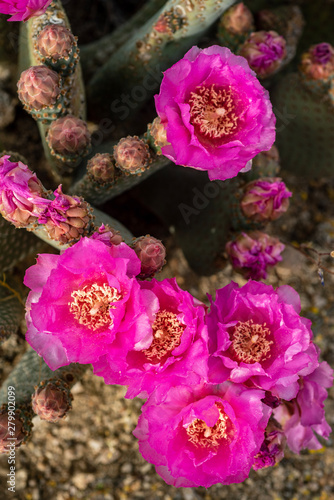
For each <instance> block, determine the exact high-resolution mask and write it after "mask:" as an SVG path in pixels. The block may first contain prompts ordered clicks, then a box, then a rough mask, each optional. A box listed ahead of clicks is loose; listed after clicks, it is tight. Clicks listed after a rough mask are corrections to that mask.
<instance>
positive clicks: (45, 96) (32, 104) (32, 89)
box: [17, 66, 60, 111]
mask: <svg viewBox="0 0 334 500" xmlns="http://www.w3.org/2000/svg"><path fill="white" fill-rule="evenodd" d="M17 88H18V96H19V99H20V101H21V102H22V104H24V106H25V109H26V110H27V111H30V110H41V109H43V108H49V107H52V106H55V104H56V102H57V100H58V98H59V97H60V77H59V75H58V73H56V72H55V71H53V70H52V69H49V68H48V67H47V66H31V67H30V68H28V69H26V70H25V71H23V72H22V73H21V77H20V79H19V81H18V83H17Z"/></svg>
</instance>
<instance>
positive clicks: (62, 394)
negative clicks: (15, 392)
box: [32, 380, 73, 422]
mask: <svg viewBox="0 0 334 500" xmlns="http://www.w3.org/2000/svg"><path fill="white" fill-rule="evenodd" d="M72 399H73V396H72V394H71V392H70V389H69V387H68V385H67V384H65V383H64V382H62V381H61V380H49V381H48V382H42V383H41V384H40V385H39V386H38V387H36V388H35V393H34V394H33V395H32V408H33V410H34V412H35V413H36V415H38V416H39V417H40V418H41V419H42V420H47V421H48V422H58V421H59V420H61V419H62V418H64V417H65V416H66V414H67V413H68V411H69V410H70V409H71V408H72Z"/></svg>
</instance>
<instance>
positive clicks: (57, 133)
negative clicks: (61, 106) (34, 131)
mask: <svg viewBox="0 0 334 500" xmlns="http://www.w3.org/2000/svg"><path fill="white" fill-rule="evenodd" d="M46 142H47V143H48V146H49V148H50V151H51V154H52V155H53V156H55V157H56V158H57V159H58V160H59V161H60V162H61V163H63V164H64V165H67V166H68V167H70V168H74V167H76V166H77V165H78V164H79V163H80V162H81V161H82V158H84V157H85V156H86V155H87V154H88V153H89V151H90V147H91V135H90V132H89V130H88V127H87V124H86V122H84V121H83V120H80V118H77V117H76V116H72V115H66V116H63V117H62V118H58V120H55V121H54V122H52V124H51V126H50V128H49V131H48V134H47V137H46Z"/></svg>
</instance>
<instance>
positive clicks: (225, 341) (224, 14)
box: [0, 0, 334, 487]
mask: <svg viewBox="0 0 334 500" xmlns="http://www.w3.org/2000/svg"><path fill="white" fill-rule="evenodd" d="M90 3H91V0H88V2H87V4H90ZM299 3H300V4H301V5H300V6H296V5H284V2H281V1H280V0H271V1H270V2H262V1H258V2H245V4H244V3H240V2H239V3H235V2H234V1H233V0H215V1H213V0H165V1H163V0H147V1H146V2H142V4H143V5H141V6H138V10H137V12H136V13H135V14H134V16H133V17H132V18H131V19H127V20H126V21H125V22H124V24H123V25H121V26H118V27H117V28H116V29H115V30H114V32H112V33H109V34H107V35H105V36H104V37H102V38H101V39H99V40H92V42H91V43H88V44H87V45H86V46H82V47H81V45H80V37H77V36H76V34H75V33H74V31H72V29H71V26H70V22H69V20H68V18H67V15H66V10H67V4H66V2H64V5H62V3H61V1H60V0H22V1H20V2H16V1H14V0H5V1H2V0H0V13H1V14H4V15H10V16H11V18H10V19H9V20H10V21H19V22H20V21H24V22H20V26H21V27H20V35H19V38H20V40H19V41H20V43H19V55H18V58H17V61H15V66H16V68H15V70H16V69H17V74H18V83H17V90H13V89H14V85H12V83H10V79H9V80H8V79H7V80H6V77H5V76H4V77H3V79H2V78H1V74H2V73H1V71H3V72H4V75H6V71H7V72H9V74H11V73H14V71H13V66H11V64H12V65H13V61H11V62H9V61H8V57H7V55H6V50H4V47H5V43H6V38H5V35H3V34H0V44H1V45H0V110H1V102H2V101H1V99H3V100H4V103H6V102H7V103H10V102H12V103H14V102H15V98H16V97H15V95H13V94H16V93H17V96H18V98H19V100H20V102H21V104H22V105H23V111H22V110H20V111H19V113H18V119H17V121H16V122H14V124H12V125H11V127H14V128H15V127H17V126H18V125H17V123H20V120H21V119H22V116H23V112H24V111H26V112H27V113H29V114H30V115H31V116H32V117H33V118H34V120H35V121H33V120H32V121H31V122H30V123H31V127H33V126H36V128H37V127H38V130H39V134H40V140H41V144H40V146H39V145H38V154H30V152H29V150H28V148H27V151H25V150H24V148H23V149H22V150H21V149H20V150H19V151H17V152H7V151H6V149H8V148H9V145H7V143H6V141H7V140H8V137H9V135H10V129H9V128H7V125H9V124H11V123H12V121H13V119H14V115H13V113H12V112H10V113H9V112H8V116H7V115H6V116H5V115H4V117H3V118H2V117H0V128H1V129H4V132H1V133H0V146H1V150H3V151H2V152H1V151H0V213H1V219H0V231H1V233H0V236H1V250H2V251H1V255H0V271H1V273H2V274H3V275H1V276H0V342H1V343H2V346H1V349H2V348H3V349H4V352H5V349H6V346H7V345H8V344H9V343H10V342H11V340H12V339H14V338H15V336H16V335H17V332H18V331H19V330H20V328H21V329H23V331H25V329H26V333H25V339H24V342H25V345H28V344H29V347H27V348H26V352H25V353H24V354H23V356H22V357H21V359H19V360H18V363H17V364H16V365H15V366H14V367H13V369H12V370H11V371H10V370H8V373H6V377H7V378H5V377H4V378H5V380H4V381H3V385H2V387H1V388H0V404H1V405H2V406H1V409H0V452H2V453H8V452H11V451H10V450H11V446H12V447H13V448H14V449H15V448H18V447H20V446H21V445H22V444H25V443H26V442H27V441H28V438H31V439H34V434H33V430H32V429H33V426H32V424H33V422H32V419H33V418H35V415H38V416H39V417H40V418H41V419H42V420H46V421H48V422H52V423H56V422H58V421H61V420H62V419H63V418H64V417H65V416H66V415H67V414H68V412H69V411H70V409H71V407H72V399H73V396H72V394H71V392H70V391H71V388H72V387H73V386H74V385H75V384H76V383H77V382H78V381H80V379H81V378H82V377H83V376H84V374H85V373H86V374H89V375H86V376H91V377H93V374H91V373H89V369H88V367H89V365H91V368H92V370H93V372H94V374H95V375H98V376H102V377H103V379H104V381H105V383H106V384H119V385H123V386H127V392H126V398H128V399H132V398H134V397H135V396H137V397H138V398H141V399H147V401H146V403H145V404H144V405H143V409H142V415H141V416H140V418H139V421H138V426H137V427H136V429H135V430H134V435H135V437H136V438H138V441H139V450H140V452H141V453H142V455H143V456H144V458H145V459H146V460H148V461H149V462H151V463H152V464H153V465H154V466H155V467H156V472H157V473H158V475H160V476H161V477H162V478H163V480H164V481H165V482H166V483H167V484H168V485H173V486H176V487H200V486H204V487H211V486H213V485H215V484H223V485H229V484H231V483H232V484H233V483H239V482H243V481H244V480H245V479H247V477H248V476H249V474H250V473H251V470H252V469H253V470H254V471H257V470H259V469H262V468H265V467H269V466H273V465H275V464H276V463H278V462H279V461H280V460H281V459H282V458H283V457H284V455H285V453H289V452H288V451H287V450H288V448H290V450H292V451H293V452H294V453H299V452H300V451H301V450H302V449H319V448H321V445H322V443H323V440H327V439H328V437H329V434H330V427H329V424H328V423H327V421H326V417H325V411H324V401H325V399H326V397H327V391H326V389H328V388H329V387H330V386H331V385H332V383H333V370H332V369H331V368H330V366H329V365H328V364H327V362H326V361H321V358H320V352H319V349H318V347H317V346H316V343H315V339H314V338H313V334H312V331H311V322H310V320H308V319H307V318H305V317H304V312H303V313H301V306H300V299H299V296H298V293H297V291H295V290H294V289H293V288H292V287H291V286H289V285H288V284H285V285H283V286H279V287H278V288H277V289H274V288H273V287H272V286H271V284H269V282H268V284H265V283H261V280H266V279H268V276H269V280H270V279H272V277H273V276H274V274H273V271H272V268H275V266H276V264H277V263H278V262H281V261H282V258H283V257H282V256H281V252H282V251H283V249H284V248H287V247H290V248H291V247H293V244H294V246H295V247H296V246H298V245H296V243H295V242H294V243H293V242H291V241H288V238H287V237H285V232H284V229H282V228H284V227H286V226H287V225H288V223H286V222H284V223H282V225H281V226H279V224H280V223H281V222H280V221H281V220H282V219H281V218H284V216H285V214H286V213H287V214H289V201H290V198H291V196H292V192H290V191H289V189H288V188H287V186H286V184H285V175H286V174H285V172H286V170H290V175H291V173H293V174H296V175H298V174H302V175H303V177H305V176H309V177H314V178H317V176H321V175H329V174H330V173H331V168H329V167H330V159H331V157H332V155H333V153H332V150H333V148H332V147H331V144H332V141H331V137H332V135H333V109H334V108H333V103H334V49H333V47H332V45H331V43H330V42H331V41H328V40H318V41H314V40H310V43H309V46H308V50H305V39H303V38H301V37H302V29H303V26H304V24H305V25H306V27H307V26H308V23H311V21H310V9H309V6H308V5H305V6H304V3H305V4H307V2H299ZM304 17H305V20H304ZM76 24H77V23H76V22H75V19H74V25H76ZM7 26H8V24H7V21H6V20H5V18H4V17H3V16H2V15H0V27H1V28H2V27H3V31H2V32H1V33H8V27H7ZM306 33H308V32H307V29H306ZM16 36H18V35H16ZM300 40H301V41H300ZM300 44H301V46H302V47H303V51H300V50H299V47H300ZM197 45H198V46H197ZM14 46H15V48H16V49H18V47H17V45H16V44H15V43H14ZM296 54H298V55H297V56H296ZM297 60H298V61H299V62H297ZM2 65H3V67H2ZM297 67H298V73H297V72H296V68H297ZM13 78H14V77H13ZM8 81H9V83H8ZM3 82H7V83H3ZM2 92H3V93H4V94H2ZM11 94H12V95H11ZM153 94H156V95H155V97H154V99H153ZM2 95H4V96H8V97H3V98H2V97H1V96H2ZM86 95H87V110H86ZM6 99H7V101H6ZM11 99H12V101H11ZM5 105H6V104H5ZM287 113H288V115H289V117H288V118H287ZM87 116H88V119H87ZM1 118H2V122H1ZM27 118H29V120H31V117H27ZM7 132H8V135H7ZM276 134H277V135H276ZM276 137H277V140H276V142H275V139H276ZM305 141H306V142H305ZM274 142H275V145H274ZM276 146H278V149H277V147H276ZM36 149H37V147H36ZM21 155H24V157H22V156H21ZM25 157H26V158H25ZM280 169H281V170H280ZM290 178H291V177H290ZM288 184H289V183H288ZM96 206H98V208H96ZM132 208H133V211H132V213H130V211H131V209H132ZM140 210H144V211H145V213H146V215H147V214H149V217H155V220H156V221H159V222H158V223H156V225H155V228H156V230H157V231H158V232H159V235H156V236H154V231H151V230H150V232H151V233H153V234H152V235H151V234H147V231H148V229H147V230H146V227H145V224H146V221H143V220H140V219H141V218H140V216H139V215H138V213H137V211H138V212H139V213H140ZM115 212H116V214H117V215H116V217H115ZM118 218H119V219H120V221H118V220H117V219H118ZM285 220H287V219H285ZM147 224H148V225H149V222H148V223H147ZM127 225H128V226H129V228H128V227H127ZM161 226H164V229H162V228H161ZM166 228H168V230H169V231H170V234H171V235H172V239H173V244H174V245H177V246H178V247H179V249H181V250H182V251H183V254H184V256H185V258H186V260H187V265H189V267H190V268H191V269H192V270H193V271H195V273H197V275H198V276H200V277H201V278H198V279H207V278H203V277H205V276H210V277H212V276H214V277H215V280H216V283H217V286H216V288H217V291H216V297H215V298H213V297H211V296H209V302H210V304H209V305H208V304H207V303H204V302H202V301H200V300H199V298H198V297H194V296H193V294H192V293H193V292H192V290H189V291H186V290H182V289H181V288H180V286H179V284H178V283H177V281H176V279H175V276H174V275H173V276H170V275H169V277H168V278H167V277H164V265H165V264H166V259H167V261H168V248H169V244H170V241H171V239H168V238H170V237H168V238H167V243H168V244H167V245H166V246H165V243H166V242H165V241H164V240H165V237H163V236H160V232H161V234H162V235H166V234H167V229H166ZM276 231H280V233H281V234H283V240H284V241H280V239H279V238H278V237H277V235H276ZM140 232H142V234H140ZM133 233H135V234H134V235H133ZM138 233H139V234H138ZM301 247H302V245H301ZM308 248H309V249H310V248H311V247H308ZM311 249H312V248H311ZM312 250H313V251H314V252H315V253H317V255H318V260H316V259H312V257H311V258H310V260H311V261H312V262H313V263H315V264H316V265H317V270H318V273H319V276H320V277H321V283H323V279H324V278H323V276H324V272H326V271H328V272H329V273H331V270H330V269H329V268H328V267H325V265H323V264H322V257H328V256H331V254H330V253H329V252H320V251H319V252H318V250H317V249H312ZM296 251H297V250H296ZM300 251H301V253H303V254H304V255H305V254H306V255H307V252H306V251H303V249H302V248H300ZM332 253H333V252H332ZM32 257H35V258H37V260H36V262H35V263H34V262H33V261H32V260H31V259H32ZM226 270H228V272H227V273H225V271H226ZM166 272H167V275H168V273H170V272H171V268H169V270H168V271H166ZM189 272H190V271H189ZM231 272H233V273H234V272H236V273H239V274H241V275H242V277H240V276H239V277H238V275H237V274H236V275H233V276H237V277H236V278H235V279H236V280H243V281H241V283H242V284H241V285H240V286H239V285H238V284H237V283H236V282H234V281H232V282H230V283H227V282H226V283H225V286H223V287H221V286H220V285H221V283H220V281H219V279H220V278H219V279H218V278H217V276H224V280H228V279H229V276H230V274H229V273H231ZM22 283H24V285H25V286H26V288H25V289H24V288H23V286H22ZM190 292H191V293H190ZM24 309H25V323H24V325H23V324H22V323H23V322H22V317H23V313H24ZM21 333H22V332H21ZM19 335H20V334H19ZM18 338H20V339H21V341H22V342H23V340H22V339H23V337H22V336H21V337H18ZM74 392H75V391H73V393H74ZM13 398H14V399H15V404H14V403H13V401H14V399H13ZM87 408H88V405H87ZM310 408H311V409H312V411H311V410H310ZM13 429H14V430H13ZM315 433H316V434H315ZM319 436H320V438H319ZM318 438H319V439H320V441H319V440H318ZM12 441H15V442H14V444H12Z"/></svg>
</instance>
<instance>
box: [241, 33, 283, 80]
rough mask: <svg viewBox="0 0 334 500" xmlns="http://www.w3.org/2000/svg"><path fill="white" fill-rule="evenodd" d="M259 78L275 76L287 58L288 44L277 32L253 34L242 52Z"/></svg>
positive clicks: (242, 48)
mask: <svg viewBox="0 0 334 500" xmlns="http://www.w3.org/2000/svg"><path fill="white" fill-rule="evenodd" d="M240 55H242V56H243V57H245V58H246V59H247V61H248V64H249V65H250V67H251V68H252V69H253V70H254V71H255V73H256V74H257V75H258V77H259V78H265V77H267V76H270V75H273V74H274V73H276V71H277V70H278V69H279V68H280V67H281V66H282V62H283V61H284V59H285V58H286V42H285V40H284V38H283V37H282V36H280V35H279V34H278V33H276V31H255V32H254V33H251V34H250V36H249V38H248V39H247V40H246V41H245V43H244V44H243V46H242V47H241V50H240Z"/></svg>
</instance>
